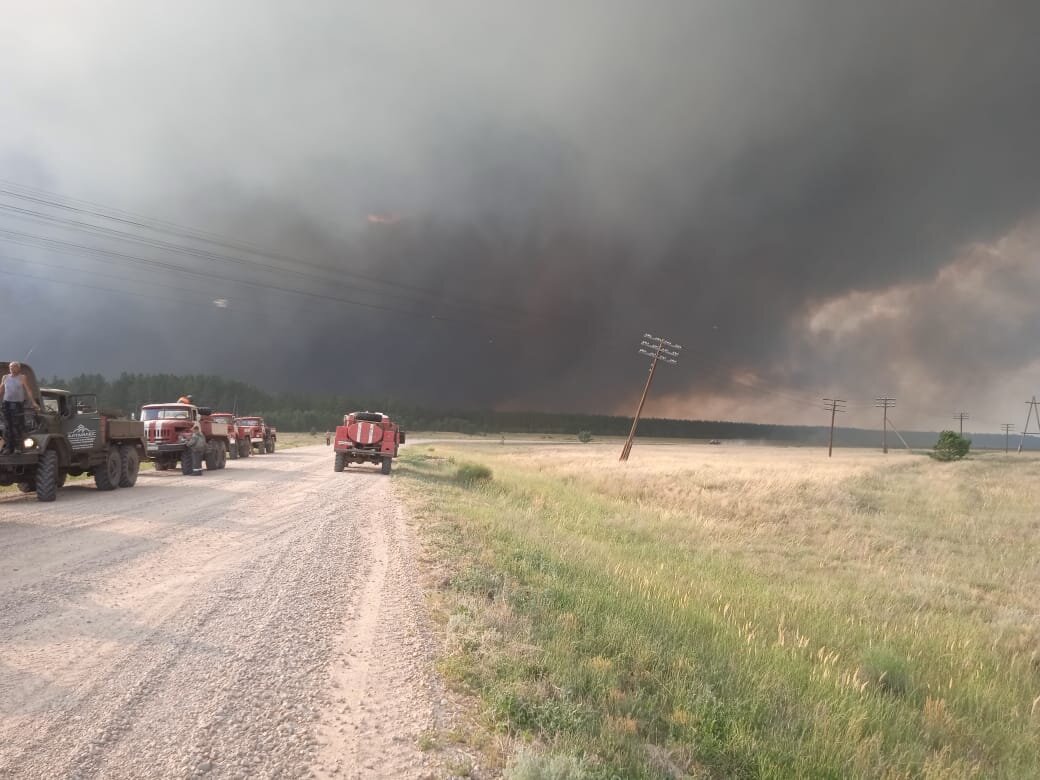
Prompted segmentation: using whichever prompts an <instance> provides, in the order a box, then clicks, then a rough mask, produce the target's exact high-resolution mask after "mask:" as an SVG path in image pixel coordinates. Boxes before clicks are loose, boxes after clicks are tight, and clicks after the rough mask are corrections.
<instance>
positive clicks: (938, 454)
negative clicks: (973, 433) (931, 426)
mask: <svg viewBox="0 0 1040 780" xmlns="http://www.w3.org/2000/svg"><path fill="white" fill-rule="evenodd" d="M970 448H971V439H965V438H964V437H963V436H961V435H959V434H958V433H956V432H955V431H943V432H942V433H940V434H939V441H937V442H936V443H935V451H934V452H933V453H932V457H933V458H935V459H936V460H960V459H961V458H963V457H964V456H965V455H967V454H968V450H969V449H970Z"/></svg>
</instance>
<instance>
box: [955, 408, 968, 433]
mask: <svg viewBox="0 0 1040 780" xmlns="http://www.w3.org/2000/svg"><path fill="white" fill-rule="evenodd" d="M969 417H971V415H970V414H968V413H967V412H957V414H955V415H954V416H953V419H954V420H957V421H959V422H960V424H961V431H960V433H961V436H963V435H964V421H965V420H967V419H968V418H969Z"/></svg>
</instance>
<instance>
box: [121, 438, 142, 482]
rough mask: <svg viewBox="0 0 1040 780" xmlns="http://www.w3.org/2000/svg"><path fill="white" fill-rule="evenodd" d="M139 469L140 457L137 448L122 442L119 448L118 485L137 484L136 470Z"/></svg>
mask: <svg viewBox="0 0 1040 780" xmlns="http://www.w3.org/2000/svg"><path fill="white" fill-rule="evenodd" d="M140 470H141V458H140V456H139V455H138V454H137V450H135V449H134V448H133V447H130V446H129V445H126V444H124V445H123V446H122V447H120V448H119V487H133V486H134V485H136V484H137V472H138V471H140Z"/></svg>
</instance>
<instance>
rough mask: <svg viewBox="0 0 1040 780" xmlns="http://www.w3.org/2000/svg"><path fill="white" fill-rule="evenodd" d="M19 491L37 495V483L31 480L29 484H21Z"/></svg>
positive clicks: (19, 484)
mask: <svg viewBox="0 0 1040 780" xmlns="http://www.w3.org/2000/svg"><path fill="white" fill-rule="evenodd" d="M18 490H20V491H21V492H22V493H35V492H36V482H35V481H33V480H30V481H29V482H19V483H18Z"/></svg>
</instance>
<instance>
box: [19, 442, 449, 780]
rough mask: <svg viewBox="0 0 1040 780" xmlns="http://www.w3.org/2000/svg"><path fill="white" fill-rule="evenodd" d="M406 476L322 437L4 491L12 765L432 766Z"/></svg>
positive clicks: (30, 769) (183, 773) (96, 771)
mask: <svg viewBox="0 0 1040 780" xmlns="http://www.w3.org/2000/svg"><path fill="white" fill-rule="evenodd" d="M392 481H393V480H392V478H390V479H388V478H386V477H383V476H381V475H380V474H379V473H378V470H377V469H375V468H364V467H359V468H356V469H355V468H353V467H352V468H351V469H349V470H348V472H347V473H345V474H335V473H333V471H332V456H331V454H330V453H329V450H328V449H326V448H325V447H306V448H301V449H296V450H286V451H280V452H278V453H276V454H274V455H270V456H263V457H254V458H250V459H247V460H245V461H241V460H240V461H236V462H231V463H229V466H228V468H227V469H225V470H224V471H219V472H214V473H211V474H206V475H205V476H203V477H201V478H191V477H183V476H181V475H180V474H179V473H176V472H154V471H151V470H150V467H148V468H146V469H145V470H143V471H142V473H141V477H140V479H139V481H138V484H137V487H135V488H133V489H122V490H117V491H114V492H111V493H101V492H98V491H96V490H95V489H94V487H93V484H92V483H81V484H75V483H70V485H69V486H67V487H66V488H64V489H63V490H62V491H61V493H60V495H59V497H58V500H57V502H55V503H53V504H38V503H36V502H35V500H34V499H33V498H32V497H23V496H21V495H16V496H6V495H5V497H3V498H0V777H33V778H35V777H39V778H43V777H47V778H52V777H93V776H97V777H106V778H108V777H119V778H122V777H126V778H131V777H133V778H141V777H149V778H154V777H191V776H199V775H209V776H215V777H242V778H246V777H249V778H253V777H273V776H277V777H301V776H309V775H314V776H318V777H366V778H369V777H395V778H396V777H423V776H426V775H430V776H434V768H433V766H432V765H431V763H430V762H432V761H433V758H432V757H431V756H429V755H427V754H425V753H423V752H422V751H421V750H420V749H419V743H420V738H421V735H422V734H423V732H424V731H426V730H427V729H435V728H437V727H438V721H439V719H440V718H441V713H440V712H439V707H440V702H441V701H442V698H441V696H442V694H441V692H440V689H439V687H438V685H439V684H438V681H437V679H436V677H435V675H434V674H433V673H432V672H431V669H430V659H431V652H432V651H431V648H432V640H431V638H430V634H429V632H428V630H427V626H426V623H425V613H424V610H423V602H422V598H421V594H420V592H419V589H418V586H417V584H416V582H417V576H416V571H415V557H414V553H413V543H412V538H411V535H410V530H409V528H408V525H407V523H406V521H405V517H404V515H403V513H402V511H401V510H400V509H399V507H398V503H397V502H396V501H395V498H394V494H393V486H392Z"/></svg>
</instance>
